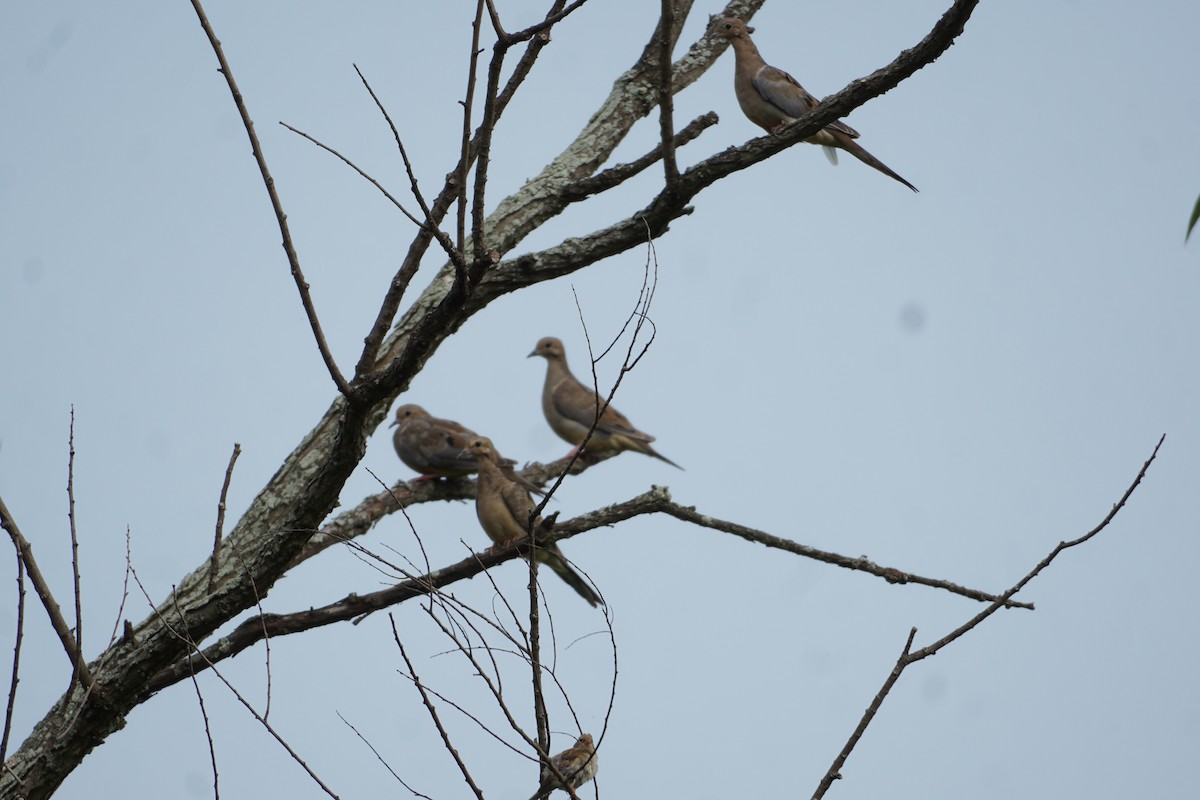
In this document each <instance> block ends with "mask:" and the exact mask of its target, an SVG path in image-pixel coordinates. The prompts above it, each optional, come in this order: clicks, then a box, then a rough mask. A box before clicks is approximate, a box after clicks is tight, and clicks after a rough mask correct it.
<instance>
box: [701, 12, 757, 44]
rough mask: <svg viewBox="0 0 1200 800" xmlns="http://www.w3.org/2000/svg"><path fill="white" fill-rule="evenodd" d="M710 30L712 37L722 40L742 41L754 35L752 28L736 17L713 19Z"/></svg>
mask: <svg viewBox="0 0 1200 800" xmlns="http://www.w3.org/2000/svg"><path fill="white" fill-rule="evenodd" d="M710 30H711V31H712V35H713V36H719V37H720V38H722V39H744V38H747V37H749V36H750V34H752V33H754V28H751V27H750V26H749V25H747V24H746V23H744V22H742V21H741V20H740V19H738V18H736V17H723V18H721V19H714V20H713V23H712V26H711V28H710Z"/></svg>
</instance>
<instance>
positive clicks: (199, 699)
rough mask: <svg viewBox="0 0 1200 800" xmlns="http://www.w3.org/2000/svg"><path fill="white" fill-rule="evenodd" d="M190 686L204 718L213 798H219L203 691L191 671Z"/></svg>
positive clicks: (219, 778) (215, 752)
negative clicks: (210, 765)
mask: <svg viewBox="0 0 1200 800" xmlns="http://www.w3.org/2000/svg"><path fill="white" fill-rule="evenodd" d="M191 675H192V688H193V689H195V690H196V702H197V703H199V704H200V716H201V717H203V719H204V738H205V739H207V740H208V760H209V763H211V764H212V774H213V800H221V773H220V772H219V771H218V770H217V747H216V745H215V744H214V743H213V737H212V726H211V725H209V723H208V709H207V708H205V707H204V693H203V692H201V691H200V681H199V680H198V679H197V678H196V673H195V672H192V673H191Z"/></svg>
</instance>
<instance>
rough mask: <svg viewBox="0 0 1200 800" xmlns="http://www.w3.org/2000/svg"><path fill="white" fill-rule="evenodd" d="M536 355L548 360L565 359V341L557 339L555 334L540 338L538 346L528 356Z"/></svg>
mask: <svg viewBox="0 0 1200 800" xmlns="http://www.w3.org/2000/svg"><path fill="white" fill-rule="evenodd" d="M534 356H541V357H542V358H544V359H546V360H547V361H555V360H559V361H565V360H566V358H567V351H565V350H563V343H562V342H561V341H560V340H558V339H555V338H554V337H553V336H547V337H545V338H544V339H539V340H538V343H537V346H535V347H534V348H533V352H532V353H530V354H529V356H528V358H533V357H534Z"/></svg>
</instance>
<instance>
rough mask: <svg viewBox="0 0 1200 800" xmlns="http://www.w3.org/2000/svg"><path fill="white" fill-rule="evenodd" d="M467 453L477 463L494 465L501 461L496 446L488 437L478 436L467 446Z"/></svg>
mask: <svg viewBox="0 0 1200 800" xmlns="http://www.w3.org/2000/svg"><path fill="white" fill-rule="evenodd" d="M467 452H468V453H470V454H471V455H472V456H474V457H475V460H476V461H491V462H493V463H498V462H499V461H500V456H499V455H498V454H497V453H496V446H495V445H494V444H492V440H491V439H489V438H487V437H486V436H476V437H475V438H473V439H472V440H471V441H470V443H469V444H468V445H467Z"/></svg>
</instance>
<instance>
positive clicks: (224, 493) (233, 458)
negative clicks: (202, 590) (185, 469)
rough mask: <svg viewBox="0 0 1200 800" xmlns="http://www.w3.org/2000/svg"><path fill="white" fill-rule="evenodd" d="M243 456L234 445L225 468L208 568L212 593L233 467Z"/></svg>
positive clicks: (219, 558) (219, 556) (238, 446)
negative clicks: (210, 560) (239, 457)
mask: <svg viewBox="0 0 1200 800" xmlns="http://www.w3.org/2000/svg"><path fill="white" fill-rule="evenodd" d="M241 454H242V446H241V444H239V443H238V442H234V443H233V452H232V453H230V454H229V465H228V466H227V467H225V481H224V482H223V483H222V484H221V497H220V499H219V500H217V528H216V532H215V533H214V534H213V551H212V562H211V564H210V566H209V568H208V590H209V591H210V592H211V591H212V590H213V589H215V588H216V585H217V566H218V564H219V563H220V560H221V537H222V536H223V535H224V533H223V532H224V530H225V500H226V498H227V497H228V496H229V482H230V481H231V480H233V465H234V464H236V463H237V460H238V456H240V455H241Z"/></svg>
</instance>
